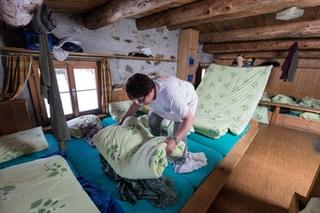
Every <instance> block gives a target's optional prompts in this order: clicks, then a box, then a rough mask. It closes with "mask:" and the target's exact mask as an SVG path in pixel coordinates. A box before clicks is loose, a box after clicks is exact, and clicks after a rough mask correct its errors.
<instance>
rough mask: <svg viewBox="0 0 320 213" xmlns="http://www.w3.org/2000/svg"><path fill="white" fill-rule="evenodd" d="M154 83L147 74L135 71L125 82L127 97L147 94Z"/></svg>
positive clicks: (153, 86)
mask: <svg viewBox="0 0 320 213" xmlns="http://www.w3.org/2000/svg"><path fill="white" fill-rule="evenodd" d="M153 88H155V84H154V82H153V80H152V79H151V78H149V77H148V76H147V75H144V74H141V73H136V74H134V75H132V76H131V77H130V78H129V79H128V80H127V83H126V92H127V95H128V96H129V98H141V97H144V96H147V95H148V94H149V93H150V92H151V90H152V89H153Z"/></svg>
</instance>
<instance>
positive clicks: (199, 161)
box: [174, 152, 207, 173]
mask: <svg viewBox="0 0 320 213" xmlns="http://www.w3.org/2000/svg"><path fill="white" fill-rule="evenodd" d="M206 165H207V157H206V155H205V154H204V153H203V152H198V153H191V152H187V154H186V158H185V162H184V163H183V164H175V167H174V170H175V172H177V173H189V172H192V171H194V170H197V169H200V168H201V167H203V166H206Z"/></svg>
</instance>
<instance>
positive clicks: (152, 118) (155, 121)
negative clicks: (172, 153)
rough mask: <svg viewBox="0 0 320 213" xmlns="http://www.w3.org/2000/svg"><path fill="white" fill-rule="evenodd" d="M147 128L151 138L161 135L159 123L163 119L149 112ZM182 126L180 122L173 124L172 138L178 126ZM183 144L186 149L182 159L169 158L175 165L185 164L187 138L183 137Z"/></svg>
mask: <svg viewBox="0 0 320 213" xmlns="http://www.w3.org/2000/svg"><path fill="white" fill-rule="evenodd" d="M148 121H149V127H150V131H151V134H152V135H153V136H160V135H161V131H162V129H161V122H162V121H163V118H162V117H160V116H159V115H157V114H155V113H153V112H151V113H150V114H149V120H148ZM181 124H182V122H174V127H173V136H175V135H176V133H177V131H178V130H179V128H180V125H181ZM182 140H183V141H184V142H185V144H186V148H185V150H184V154H183V156H182V157H174V158H173V157H170V158H171V160H173V161H174V163H175V164H183V163H184V162H185V159H186V153H187V150H188V149H187V137H186V136H185V137H184V139H182Z"/></svg>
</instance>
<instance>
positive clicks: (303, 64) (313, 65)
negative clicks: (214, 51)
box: [214, 58, 320, 69]
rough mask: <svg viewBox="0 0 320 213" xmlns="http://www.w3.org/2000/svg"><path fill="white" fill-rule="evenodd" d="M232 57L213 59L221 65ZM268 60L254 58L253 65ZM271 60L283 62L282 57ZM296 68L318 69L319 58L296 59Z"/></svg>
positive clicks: (231, 60) (228, 62)
mask: <svg viewBox="0 0 320 213" xmlns="http://www.w3.org/2000/svg"><path fill="white" fill-rule="evenodd" d="M233 60H234V59H218V58H215V59H214V63H216V64H223V65H231V64H232V62H233ZM268 61H270V59H259V58H256V59H255V65H259V64H262V63H265V62H268ZM272 61H276V62H278V63H279V64H280V65H281V64H282V63H283V62H284V58H272ZM298 68H299V69H319V68H320V60H319V59H301V60H298Z"/></svg>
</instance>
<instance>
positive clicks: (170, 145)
mask: <svg viewBox="0 0 320 213" xmlns="http://www.w3.org/2000/svg"><path fill="white" fill-rule="evenodd" d="M193 119H194V116H193V115H192V113H191V111H190V110H189V111H188V114H187V116H186V117H184V118H183V119H182V123H181V125H180V128H179V129H178V131H177V132H176V135H175V136H174V138H167V140H166V143H167V148H166V151H167V154H169V155H170V154H171V153H172V152H173V151H174V149H175V148H176V146H175V145H176V142H175V141H180V140H182V139H184V138H185V136H186V135H187V133H188V131H189V130H190V128H191V126H192V123H193Z"/></svg>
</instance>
